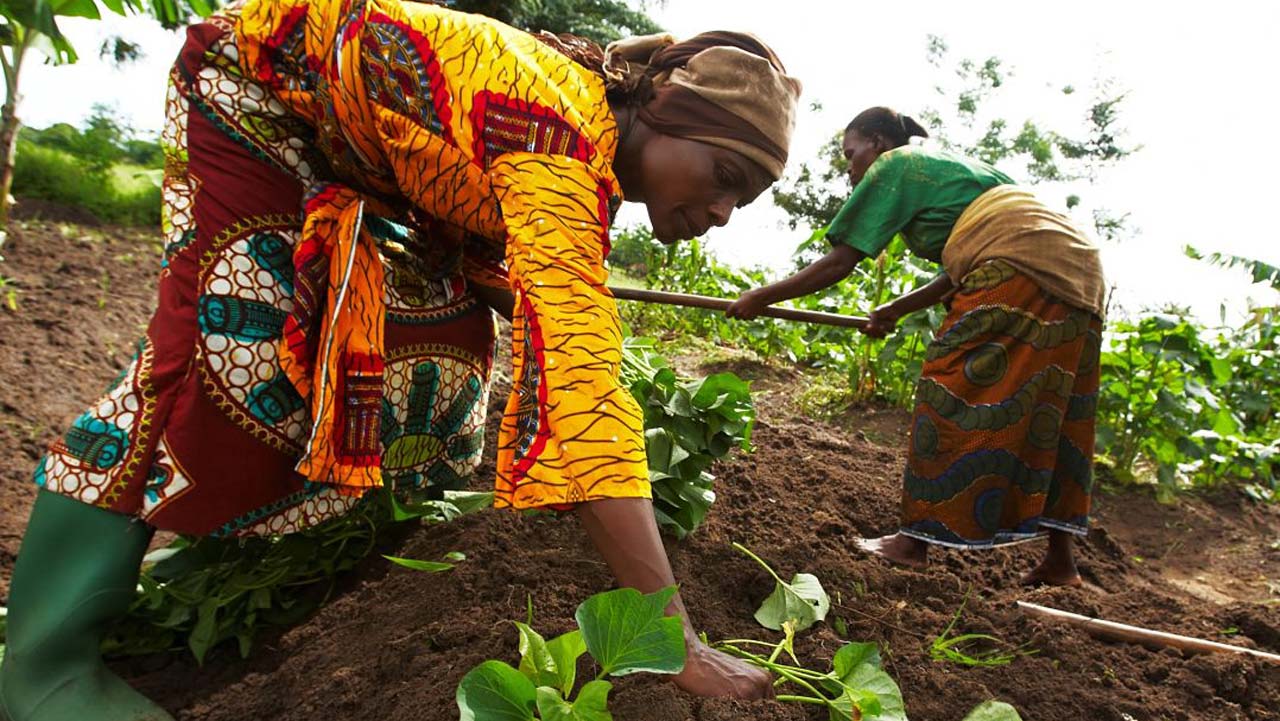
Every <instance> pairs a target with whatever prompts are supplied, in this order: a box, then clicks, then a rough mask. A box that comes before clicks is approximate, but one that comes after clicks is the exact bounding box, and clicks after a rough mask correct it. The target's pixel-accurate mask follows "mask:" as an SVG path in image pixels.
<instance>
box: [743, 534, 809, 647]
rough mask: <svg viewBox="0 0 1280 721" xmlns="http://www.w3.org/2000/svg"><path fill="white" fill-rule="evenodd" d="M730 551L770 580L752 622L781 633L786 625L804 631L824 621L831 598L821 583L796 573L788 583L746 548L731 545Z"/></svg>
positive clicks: (804, 574) (807, 574) (806, 574)
mask: <svg viewBox="0 0 1280 721" xmlns="http://www.w3.org/2000/svg"><path fill="white" fill-rule="evenodd" d="M733 547H734V548H736V549H737V550H738V551H741V552H742V553H744V554H746V556H747V557H748V558H750V559H751V560H753V561H755V562H756V563H758V564H760V565H761V566H762V567H763V568H764V570H766V571H768V572H769V575H770V576H773V580H774V584H775V585H774V587H773V592H772V593H770V594H769V596H768V597H767V598H765V600H764V603H762V604H760V608H759V610H757V611H756V616H755V618H756V621H758V622H759V623H760V625H761V626H764V627H765V628H768V629H771V630H774V631H781V630H783V628H784V627H785V626H788V625H790V627H791V629H792V630H793V632H794V631H804V630H805V629H807V628H809V627H810V626H812V625H813V624H815V623H817V622H818V621H821V620H823V619H825V618H826V617H827V612H828V611H830V610H831V597H830V596H828V595H827V592H826V591H824V590H823V589H822V582H821V581H819V580H818V577H817V576H814V575H813V574H810V573H797V574H796V575H794V576H792V577H791V582H790V583H787V582H786V581H783V580H782V577H780V576H779V575H778V574H777V572H776V571H774V570H773V568H771V567H770V566H769V564H767V563H765V562H764V559H762V558H760V557H759V556H757V555H756V554H754V553H752V552H751V551H750V550H749V549H748V548H747V547H746V546H744V545H742V544H740V543H735V544H733Z"/></svg>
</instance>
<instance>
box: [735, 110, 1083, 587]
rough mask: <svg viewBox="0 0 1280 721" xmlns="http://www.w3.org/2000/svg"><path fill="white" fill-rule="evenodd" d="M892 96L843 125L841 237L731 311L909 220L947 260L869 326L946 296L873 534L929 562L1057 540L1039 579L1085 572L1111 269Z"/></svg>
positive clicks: (927, 246) (846, 258)
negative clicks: (935, 137)
mask: <svg viewBox="0 0 1280 721" xmlns="http://www.w3.org/2000/svg"><path fill="white" fill-rule="evenodd" d="M927 136H928V133H927V132H925V130H924V128H922V127H921V126H920V125H919V123H917V122H916V121H914V120H912V119H911V118H910V117H908V116H904V115H901V114H899V113H897V112H895V111H893V110H891V109H889V108H883V107H876V108H870V109H868V110H866V111H863V112H862V113H860V114H859V115H858V116H857V117H856V118H854V120H853V122H851V123H850V124H849V126H848V128H846V130H845V136H844V156H845V158H846V159H848V161H849V177H850V179H851V180H852V181H853V186H854V188H853V193H852V194H851V195H850V196H849V199H848V200H847V201H846V202H845V204H844V207H843V208H842V209H841V210H840V212H839V213H838V214H837V215H836V218H835V220H834V221H833V222H832V223H831V226H830V227H829V228H828V230H827V240H829V241H830V242H831V244H832V249H831V251H830V252H829V253H827V254H826V255H825V256H824V257H822V258H821V259H819V260H818V261H817V262H815V263H813V264H812V265H810V266H809V267H807V268H805V269H804V270H801V271H800V272H798V273H796V274H795V275H793V276H791V277H789V278H786V279H784V280H781V281H778V282H777V283H773V284H771V285H767V286H764V287H762V288H757V289H755V290H751V291H748V292H746V293H744V294H743V295H742V297H741V298H739V299H738V300H737V301H736V302H735V303H734V304H733V305H732V306H731V307H730V308H729V310H728V315H729V316H731V317H735V318H743V319H748V318H754V317H755V316H757V315H758V314H759V313H760V311H761V310H762V309H763V308H765V307H766V306H768V305H771V304H773V303H777V302H779V301H782V300H786V299H788V298H795V297H798V296H802V295H806V294H809V293H814V292H816V291H819V290H821V289H823V288H826V287H828V286H830V285H833V284H835V283H837V282H839V281H840V280H841V279H843V278H844V277H845V276H847V275H848V274H849V273H850V272H852V271H853V269H854V267H855V266H856V265H857V264H858V263H859V262H860V261H861V260H862V259H864V258H874V257H876V256H878V255H879V254H880V253H881V252H882V251H883V250H884V249H885V248H886V247H887V246H888V245H889V243H890V242H891V241H892V240H893V238H894V236H895V235H898V234H901V235H902V237H903V240H904V241H905V242H906V245H907V248H908V249H910V250H911V252H912V253H914V254H916V255H918V256H920V257H923V258H927V259H929V260H932V261H934V262H937V263H940V264H941V265H942V266H943V271H944V272H942V273H940V274H939V275H938V277H937V278H935V279H934V280H933V281H931V282H929V283H928V284H926V285H925V286H923V287H921V288H919V289H917V290H914V291H912V292H910V293H907V294H906V295H904V296H902V297H900V298H897V299H895V300H893V301H892V302H890V303H887V304H885V305H883V306H880V307H879V308H876V309H875V310H874V311H873V312H872V313H871V317H870V324H869V325H868V327H867V328H866V329H865V332H866V333H868V334H869V335H872V336H875V337H884V336H885V335H886V334H888V333H890V332H892V331H893V329H894V327H895V326H896V324H897V321H898V319H900V318H901V317H902V316H904V315H907V314H909V313H913V312H915V311H918V310H921V309H923V308H926V307H928V306H931V305H933V304H935V303H939V302H945V303H946V304H947V308H948V313H947V317H946V320H945V321H944V322H943V325H942V327H941V328H940V329H939V330H938V333H937V336H936V337H935V339H934V341H933V342H932V343H931V344H930V346H929V349H928V351H927V354H926V359H925V365H924V368H923V370H922V372H921V379H920V382H919V385H918V386H917V390H916V402H915V410H914V417H913V424H912V431H911V443H910V451H909V458H908V462H907V468H906V470H905V472H904V474H903V481H904V483H903V496H902V521H901V526H900V530H899V531H898V532H897V533H895V534H893V535H889V536H885V537H883V538H876V539H864V540H863V541H861V542H860V545H861V546H862V547H863V548H864V549H866V550H868V551H871V552H873V553H876V554H878V555H880V556H883V557H884V558H887V559H888V560H890V561H893V562H895V563H899V564H903V565H909V566H917V567H918V566H923V565H925V564H926V563H927V561H928V549H929V545H930V544H933V545H941V546H947V547H953V548H986V547H993V546H997V545H1003V544H1008V543H1016V542H1019V541H1024V540H1029V539H1033V538H1036V537H1039V536H1042V535H1047V536H1048V538H1049V549H1048V553H1047V555H1046V556H1045V558H1044V560H1043V561H1042V562H1041V563H1040V565H1039V566H1037V567H1036V568H1035V569H1034V570H1032V571H1031V572H1030V573H1028V574H1027V576H1026V577H1025V579H1024V580H1025V581H1026V582H1028V583H1050V584H1055V585H1066V584H1075V583H1079V582H1080V576H1079V573H1078V572H1077V570H1076V565H1075V560H1074V557H1073V554H1072V537H1073V535H1084V534H1085V533H1086V531H1087V527H1088V513H1089V506H1090V494H1091V488H1092V465H1093V464H1092V458H1093V430H1094V411H1095V407H1096V398H1097V389H1098V353H1099V347H1100V343H1101V332H1102V314H1103V296H1104V288H1105V284H1104V281H1103V277H1102V268H1101V264H1100V262H1099V260H1098V251H1097V247H1096V246H1094V245H1093V243H1092V242H1090V241H1089V240H1088V239H1087V238H1086V237H1085V236H1084V234H1083V233H1082V232H1081V231H1080V230H1079V229H1078V228H1076V227H1075V226H1074V225H1073V224H1072V223H1071V221H1070V220H1068V219H1067V218H1066V217H1065V216H1063V215H1061V214H1059V213H1055V212H1053V211H1051V210H1049V209H1048V208H1046V207H1045V206H1044V205H1043V204H1041V203H1040V202H1039V201H1038V200H1036V199H1035V197H1034V196H1032V195H1031V194H1030V193H1028V192H1027V191H1025V190H1023V189H1021V188H1018V187H1017V186H1016V185H1014V184H1013V181H1012V180H1011V179H1010V178H1009V177H1008V176H1006V175H1005V174H1003V173H1001V172H1000V171H998V170H996V169H995V168H993V167H991V166H990V165H988V164H986V163H983V162H981V161H977V160H973V159H970V158H965V157H962V156H959V155H955V154H953V153H948V152H944V151H940V150H933V149H926V148H923V147H920V146H913V145H910V144H909V141H910V139H911V138H912V137H927Z"/></svg>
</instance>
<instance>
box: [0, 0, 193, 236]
mask: <svg viewBox="0 0 1280 721" xmlns="http://www.w3.org/2000/svg"><path fill="white" fill-rule="evenodd" d="M99 3H101V6H102V7H105V8H107V9H108V10H110V11H111V12H114V13H116V14H118V15H126V14H130V13H146V14H148V15H150V16H152V17H154V18H155V19H157V20H159V21H160V24H161V25H163V26H164V27H166V28H169V29H176V28H178V27H180V26H182V25H183V24H185V23H186V21H187V19H188V18H189V17H190V16H191V15H192V14H196V15H201V16H204V15H208V14H209V13H211V12H213V9H214V7H215V4H216V0H0V67H2V68H3V70H4V89H5V94H4V104H3V106H0V233H3V232H4V229H5V228H6V227H7V226H8V222H9V190H10V188H11V187H12V186H13V160H14V151H15V150H16V149H17V141H18V130H19V129H20V128H21V121H20V120H19V118H18V105H19V103H20V102H21V99H22V96H21V94H20V85H19V80H20V79H21V75H22V68H23V66H24V64H25V63H26V62H27V61H28V60H29V59H30V58H29V54H30V51H32V50H35V51H36V52H38V53H40V54H42V55H43V56H44V57H45V60H46V61H47V62H50V63H53V64H55V65H61V64H67V63H74V62H76V60H77V59H78V55H77V54H76V50H75V48H74V47H72V45H71V43H70V42H69V41H68V40H67V38H66V36H65V35H63V34H62V31H61V29H60V28H59V27H58V19H59V18H68V17H78V18H88V19H91V20H97V19H100V18H101V17H102V11H101V9H100V7H99ZM114 52H115V51H113V53H114ZM126 54H127V53H126ZM2 237H3V236H2V235H0V238H2Z"/></svg>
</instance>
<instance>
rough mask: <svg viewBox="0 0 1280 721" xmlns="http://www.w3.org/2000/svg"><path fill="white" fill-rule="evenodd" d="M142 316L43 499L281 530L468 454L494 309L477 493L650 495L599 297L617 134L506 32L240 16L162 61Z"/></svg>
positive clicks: (44, 481) (434, 18) (340, 5)
mask: <svg viewBox="0 0 1280 721" xmlns="http://www.w3.org/2000/svg"><path fill="white" fill-rule="evenodd" d="M167 113H168V118H167V123H166V129H165V133H164V138H163V143H164V145H165V149H166V157H167V162H166V173H165V183H164V193H163V195H164V213H163V215H164V218H163V225H164V231H165V239H166V248H165V260H164V268H163V270H162V274H161V280H160V289H159V303H158V308H157V311H156V314H155V316H154V317H153V319H152V321H151V325H150V327H149V329H148V332H147V336H146V338H144V340H143V341H142V343H141V344H140V346H139V354H138V356H137V358H136V359H135V360H134V362H133V364H131V366H130V367H129V368H128V369H127V370H126V371H125V373H124V374H123V375H122V376H121V378H120V379H119V380H118V381H117V382H116V383H115V384H114V385H113V387H112V388H111V390H110V391H109V392H108V394H107V395H106V396H105V397H104V398H103V399H102V400H100V401H99V402H98V403H96V404H95V405H94V407H93V408H91V409H90V410H89V411H88V412H86V413H85V414H84V415H83V416H82V417H81V418H80V419H79V420H78V421H76V423H75V424H74V427H73V428H72V429H71V431H69V432H68V434H67V435H66V437H65V438H64V439H63V440H62V441H59V442H58V443H56V444H55V445H54V447H53V448H52V449H51V451H50V454H49V455H48V457H47V458H46V459H45V460H44V461H43V462H42V463H41V465H40V467H39V468H38V469H37V473H36V480H37V482H38V483H40V484H41V485H42V486H43V487H45V488H47V489H50V490H54V491H58V492H62V493H65V494H68V495H71V496H73V497H76V498H78V499H80V500H82V501H85V502H89V503H95V504H97V505H100V506H103V507H105V508H109V509H111V510H115V511H119V512H123V513H128V514H132V515H136V516H139V517H141V518H143V519H144V520H146V521H147V522H149V523H151V524H152V525H154V526H157V527H159V528H164V529H171V530H175V531H181V532H187V533H202V534H203V533H213V534H220V535H239V534H263V533H273V534H274V533H285V532H289V531H292V530H296V529H298V528H301V527H305V526H307V525H311V524H314V523H316V522H319V521H321V520H324V519H325V518H328V517H331V516H333V515H336V514H338V513H341V512H343V511H345V510H346V509H348V508H350V507H351V506H352V505H353V504H354V503H356V502H357V501H358V499H359V497H360V495H361V494H363V493H364V492H365V491H366V490H367V489H369V488H373V487H378V486H381V485H395V486H396V487H424V486H425V487H427V488H432V489H440V488H455V487H459V486H461V485H462V484H463V483H464V482H465V478H466V476H467V475H468V474H469V473H470V472H471V470H473V469H474V468H475V466H476V464H477V463H478V462H479V456H480V452H481V449H482V447H483V420H484V409H485V401H486V397H487V393H488V373H489V366H490V362H491V357H492V356H491V351H492V343H493V322H492V316H491V314H490V313H489V311H488V310H487V309H484V308H482V307H481V306H480V305H479V304H478V303H477V301H476V300H475V298H474V297H473V296H472V294H471V293H470V292H469V290H468V288H469V287H470V286H472V285H474V284H476V283H482V284H490V285H501V286H506V287H509V288H511V289H512V290H513V291H514V294H515V298H516V319H515V323H514V326H515V343H514V349H513V355H514V358H515V361H514V362H515V377H516V380H517V383H516V388H515V389H514V391H513V393H512V396H511V398H510V401H509V403H508V416H507V417H506V418H505V419H504V422H503V425H502V432H501V435H500V438H499V447H500V453H499V457H500V462H499V468H498V479H497V504H498V505H499V506H514V507H517V508H534V507H553V508H562V507H565V506H568V505H571V504H573V503H576V502H580V501H584V500H591V499H597V498H614V497H647V496H648V495H649V485H648V478H647V469H646V463H645V454H644V444H643V436H642V424H641V415H640V412H639V409H638V408H637V407H636V405H635V402H634V400H632V398H631V397H630V394H629V393H627V392H626V391H625V389H622V388H621V387H620V386H619V385H618V382H617V380H616V378H617V371H618V366H619V364H620V362H621V350H620V349H621V333H620V328H619V322H618V319H617V313H616V308H615V306H614V303H613V299H612V298H611V297H610V295H609V294H608V291H607V289H606V288H605V285H604V283H605V277H606V271H605V270H604V265H603V262H604V257H605V256H606V255H607V253H608V226H609V223H610V221H611V218H612V213H613V212H614V210H615V209H616V206H617V204H618V203H619V202H620V196H619V194H618V192H617V181H616V178H614V176H613V175H612V172H611V170H610V163H611V161H612V157H613V153H614V151H615V146H616V140H617V138H616V124H615V123H614V121H613V118H612V115H611V113H610V111H609V109H608V106H607V104H606V103H605V101H604V87H603V84H602V83H601V82H600V81H599V80H598V79H596V78H594V77H593V76H591V75H590V74H589V73H587V72H585V71H583V70H581V69H579V68H578V67H577V66H576V65H574V64H573V63H572V62H571V61H570V60H568V59H566V58H564V57H562V56H560V55H558V54H557V53H555V52H554V51H552V50H550V49H549V48H546V47H544V46H542V45H541V44H539V43H538V42H537V41H536V40H534V39H533V38H531V37H530V36H528V35H525V34H523V33H519V32H517V31H514V30H512V29H510V28H507V27H505V26H502V25H500V24H498V23H494V22H492V21H488V20H485V19H482V18H479V17H477V16H469V15H461V14H457V13H453V12H450V11H447V10H444V9H442V8H438V7H435V6H431V5H425V4H424V5H419V4H414V3H405V4H401V3H399V2H385V3H382V2H359V3H356V2H314V3H297V2H292V3H291V2H275V1H274V0H264V1H262V2H249V3H247V4H245V5H244V6H242V7H240V8H235V9H232V10H230V11H228V12H227V13H224V14H223V15H221V16H217V17H215V18H212V19H210V20H209V21H207V22H205V23H202V24H199V25H196V26H193V27H192V28H190V29H189V31H188V41H187V43H186V45H185V46H184V48H183V50H182V52H181V54H180V56H179V59H178V61H177V63H176V64H175V66H174V70H173V72H172V74H171V86H170V91H169V98H168V104H167Z"/></svg>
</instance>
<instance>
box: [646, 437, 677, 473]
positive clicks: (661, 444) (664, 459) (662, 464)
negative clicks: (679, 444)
mask: <svg viewBox="0 0 1280 721" xmlns="http://www.w3.org/2000/svg"><path fill="white" fill-rule="evenodd" d="M644 445H645V450H646V451H647V453H648V458H649V467H650V468H655V469H657V470H660V471H665V470H667V469H668V468H670V467H671V446H672V442H671V434H670V433H668V432H667V429H665V428H650V429H649V430H647V431H645V432H644Z"/></svg>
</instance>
